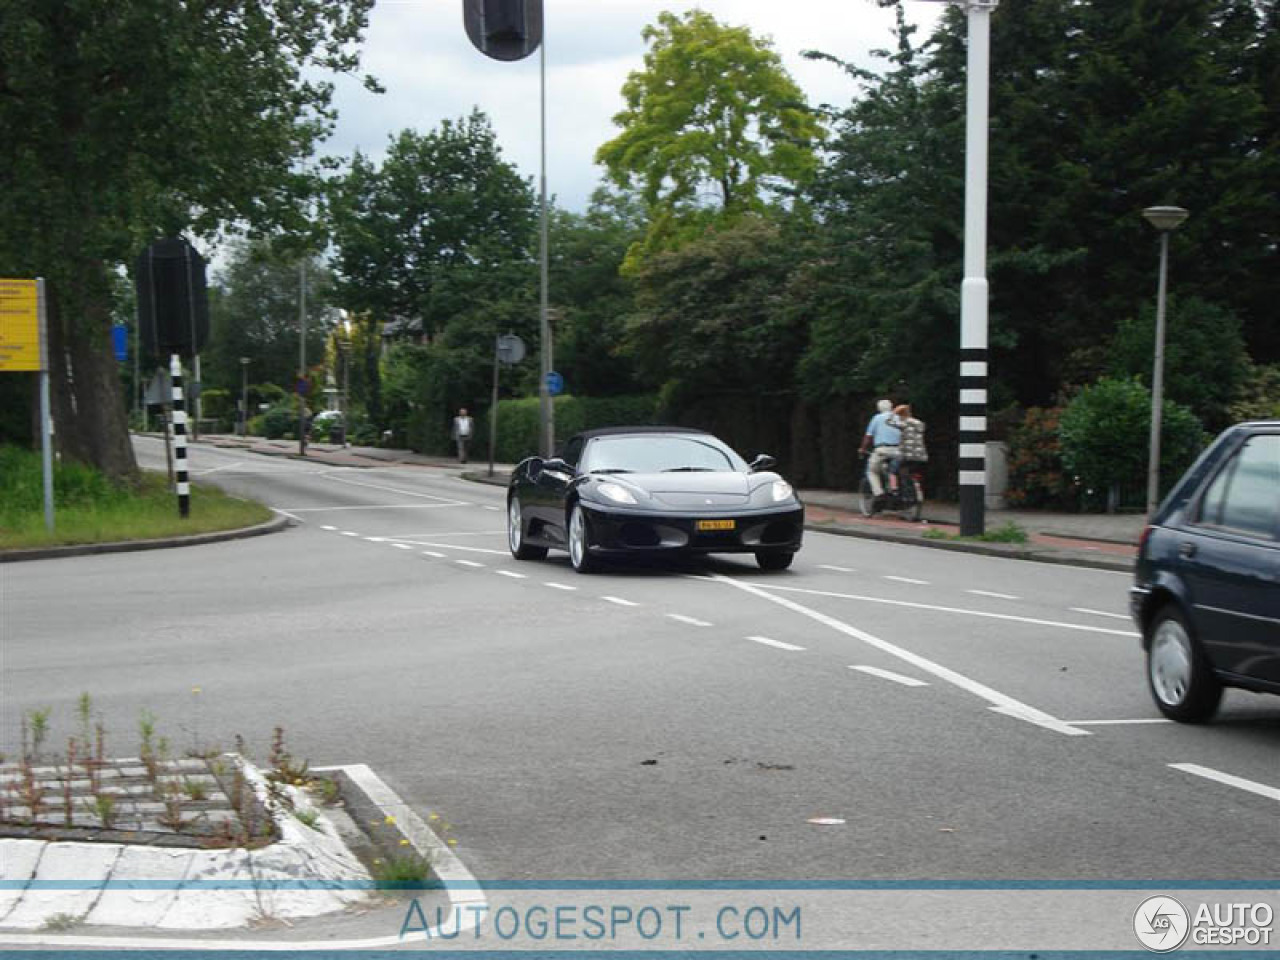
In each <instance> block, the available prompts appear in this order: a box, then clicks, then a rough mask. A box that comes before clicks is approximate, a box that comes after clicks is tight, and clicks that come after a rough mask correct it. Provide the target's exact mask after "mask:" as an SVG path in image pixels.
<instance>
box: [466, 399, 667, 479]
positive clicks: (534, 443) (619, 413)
mask: <svg viewBox="0 0 1280 960" xmlns="http://www.w3.org/2000/svg"><path fill="white" fill-rule="evenodd" d="M656 408H657V398H656V397H654V396H651V395H646V396H624V397H576V396H570V395H567V394H566V395H561V396H559V397H556V398H555V416H556V438H557V441H560V442H562V441H564V440H566V439H567V438H568V437H570V436H572V435H573V434H575V433H577V432H579V431H581V430H592V429H595V428H596V427H614V426H617V427H626V426H637V425H645V424H652V423H655V422H657V421H656V419H655V416H656ZM538 411H539V400H538V398H537V397H524V398H522V399H520V400H503V401H501V402H499V404H498V443H497V452H496V454H495V459H496V460H498V461H500V462H502V463H519V462H520V461H521V460H523V459H524V458H525V457H530V456H533V455H534V454H536V453H537V452H538ZM484 420H485V423H486V426H487V422H488V418H487V417H485V418H484Z"/></svg>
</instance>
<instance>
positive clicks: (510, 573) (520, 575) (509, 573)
mask: <svg viewBox="0 0 1280 960" xmlns="http://www.w3.org/2000/svg"><path fill="white" fill-rule="evenodd" d="M493 572H494V573H496V574H498V575H499V576H502V577H510V578H511V579H512V580H525V579H527V578H526V577H525V575H524V574H523V573H516V572H515V571H514V570H495V571H493Z"/></svg>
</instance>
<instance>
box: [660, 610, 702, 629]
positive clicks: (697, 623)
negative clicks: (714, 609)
mask: <svg viewBox="0 0 1280 960" xmlns="http://www.w3.org/2000/svg"><path fill="white" fill-rule="evenodd" d="M667 616H668V617H670V618H671V619H672V620H677V621H679V622H680V623H687V624H688V625H689V626H691V627H709V626H711V624H709V623H707V621H705V620H699V619H698V618H697V617H686V616H685V615H684V614H683V613H668V614H667Z"/></svg>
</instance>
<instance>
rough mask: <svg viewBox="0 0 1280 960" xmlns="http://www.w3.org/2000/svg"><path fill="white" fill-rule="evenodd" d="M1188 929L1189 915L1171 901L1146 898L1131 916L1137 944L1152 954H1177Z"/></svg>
mask: <svg viewBox="0 0 1280 960" xmlns="http://www.w3.org/2000/svg"><path fill="white" fill-rule="evenodd" d="M1190 929H1191V915H1190V914H1188V913H1187V908H1186V907H1184V906H1183V905H1182V904H1180V903H1179V902H1178V901H1177V900H1175V899H1173V897H1163V896H1161V897H1148V898H1147V899H1146V900H1143V901H1142V903H1141V905H1140V906H1139V907H1138V909H1137V911H1136V912H1135V913H1134V915H1133V932H1134V933H1135V934H1137V936H1138V942H1139V943H1141V944H1142V945H1143V946H1144V947H1146V948H1147V949H1148V950H1151V951H1152V952H1154V953H1168V952H1169V951H1170V950H1177V949H1178V948H1179V947H1180V946H1182V944H1183V942H1184V941H1185V940H1186V939H1187V933H1188V931H1189V930H1190Z"/></svg>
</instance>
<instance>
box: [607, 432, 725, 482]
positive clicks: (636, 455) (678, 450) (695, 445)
mask: <svg viewBox="0 0 1280 960" xmlns="http://www.w3.org/2000/svg"><path fill="white" fill-rule="evenodd" d="M582 470H583V471H584V472H586V473H623V472H625V473H663V472H667V471H688V472H691V473H692V472H701V471H713V472H727V471H737V472H746V470H747V465H746V463H745V462H744V461H743V460H742V458H741V457H739V456H738V455H737V454H736V453H734V452H733V451H732V450H730V449H729V448H728V447H726V446H725V445H724V444H722V443H721V442H720V441H719V440H716V439H715V438H714V437H707V436H664V435H662V434H649V435H644V436H632V437H625V436H623V437H597V438H595V439H594V440H592V441H591V443H589V444H588V445H587V450H586V454H585V456H584V458H583V463H582Z"/></svg>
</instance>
